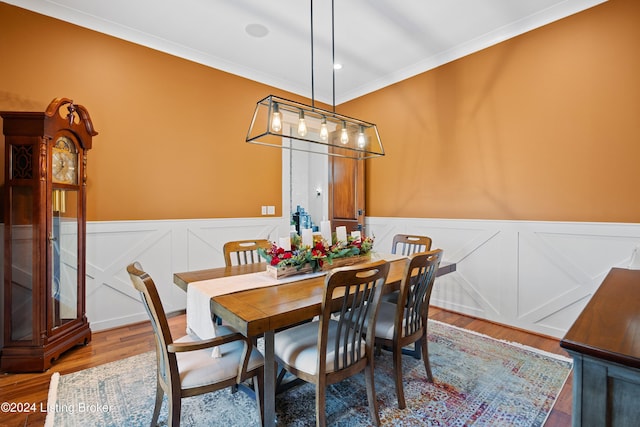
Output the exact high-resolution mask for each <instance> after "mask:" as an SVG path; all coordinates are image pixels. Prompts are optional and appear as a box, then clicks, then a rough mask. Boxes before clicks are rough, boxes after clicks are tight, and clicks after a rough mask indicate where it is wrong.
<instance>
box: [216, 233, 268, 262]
mask: <svg viewBox="0 0 640 427" xmlns="http://www.w3.org/2000/svg"><path fill="white" fill-rule="evenodd" d="M270 247H271V242H270V241H268V240H267V239H253V240H235V241H231V242H227V243H225V244H224V246H223V252H224V264H225V266H227V267H231V266H232V265H242V264H253V263H257V262H261V261H262V259H261V258H260V254H258V248H262V249H269V248H270Z"/></svg>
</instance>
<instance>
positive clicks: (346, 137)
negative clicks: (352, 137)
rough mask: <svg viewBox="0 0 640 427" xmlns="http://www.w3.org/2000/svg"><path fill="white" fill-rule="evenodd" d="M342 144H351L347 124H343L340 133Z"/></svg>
mask: <svg viewBox="0 0 640 427" xmlns="http://www.w3.org/2000/svg"><path fill="white" fill-rule="evenodd" d="M340 142H342V143H343V144H347V143H348V142H349V133H348V132H347V124H346V123H345V122H342V131H341V132H340Z"/></svg>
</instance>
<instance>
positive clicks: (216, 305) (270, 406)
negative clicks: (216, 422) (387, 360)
mask: <svg viewBox="0 0 640 427" xmlns="http://www.w3.org/2000/svg"><path fill="white" fill-rule="evenodd" d="M378 259H384V260H387V261H388V262H389V264H390V268H389V274H388V276H387V280H386V282H385V286H384V288H383V292H384V293H387V292H392V291H394V290H397V289H399V286H400V282H401V280H402V276H403V274H404V269H405V265H406V257H404V256H400V255H394V254H380V253H376V254H373V255H372V256H371V261H376V260H378ZM266 270H267V264H266V263H265V262H260V263H254V264H244V265H235V266H228V267H218V268H210V269H205V270H197V271H186V272H180V273H175V274H174V275H173V282H174V284H175V285H177V286H178V287H180V288H181V289H183V290H184V291H186V292H189V291H188V290H189V286H193V287H194V288H195V287H196V286H199V285H201V284H205V285H207V286H213V287H216V285H221V286H223V287H227V289H223V290H218V291H216V292H215V296H211V297H206V298H207V299H209V311H210V312H209V313H208V316H209V319H211V318H212V316H214V315H215V316H217V317H218V318H221V319H222V320H223V321H224V322H225V324H226V325H230V326H231V327H233V328H234V329H236V330H237V331H238V332H240V333H242V334H243V335H244V336H246V337H248V338H255V337H259V336H263V337H264V360H265V363H264V425H265V426H274V425H275V423H276V408H275V397H276V374H277V372H276V369H277V368H276V360H275V356H274V336H275V332H276V331H277V330H280V329H284V328H288V327H291V326H294V325H296V324H299V323H301V322H304V321H308V320H311V319H313V318H314V317H315V316H317V315H319V314H320V313H321V305H322V299H323V295H324V284H325V276H326V274H323V273H322V272H320V273H312V274H301V275H299V276H294V277H291V278H287V280H275V279H274V280H273V281H272V282H265V283H263V284H261V285H260V286H258V287H249V288H247V287H245V286H240V287H239V288H238V287H234V286H229V285H228V284H227V283H228V281H229V280H230V278H233V281H234V283H243V280H244V279H245V278H246V282H250V281H251V280H255V279H254V278H255V277H261V278H262V275H263V274H264V275H267V274H268V273H267V272H266ZM455 270H456V264H455V263H449V262H443V263H441V265H440V267H439V269H438V273H437V275H438V276H441V275H443V274H448V273H451V272H453V271H455ZM243 276H244V277H243ZM250 278H251V280H250ZM281 282H284V283H281ZM201 298H205V297H201ZM205 303H206V302H205ZM211 323H212V324H213V322H211ZM187 327H188V328H189V302H188V303H187ZM198 335H199V334H198ZM200 338H204V337H200Z"/></svg>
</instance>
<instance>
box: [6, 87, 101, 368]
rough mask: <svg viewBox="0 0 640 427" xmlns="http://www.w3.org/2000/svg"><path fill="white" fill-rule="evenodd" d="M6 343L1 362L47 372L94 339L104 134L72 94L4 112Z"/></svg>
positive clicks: (9, 366) (13, 366)
mask: <svg viewBox="0 0 640 427" xmlns="http://www.w3.org/2000/svg"><path fill="white" fill-rule="evenodd" d="M0 116H2V119H3V132H4V136H5V140H4V143H5V160H4V162H5V173H4V183H5V188H4V209H5V210H4V346H3V348H2V350H1V351H2V352H1V353H0V369H2V370H3V371H9V372H30V371H44V370H46V369H48V368H49V367H50V366H51V363H52V362H53V361H54V360H55V359H57V358H58V357H59V356H60V354H61V353H63V352H64V351H66V350H68V349H70V348H71V347H73V346H75V345H78V344H86V343H88V342H89V341H90V340H91V329H90V328H89V322H88V321H87V317H86V315H85V233H86V222H85V221H86V219H85V209H86V200H85V189H86V181H87V174H86V164H87V151H88V150H89V149H90V148H91V138H92V137H94V136H95V135H97V134H98V133H97V132H96V131H95V130H94V129H93V123H92V122H91V118H90V117H89V113H88V112H87V110H86V109H85V108H84V107H83V106H81V105H77V104H74V103H73V101H71V100H69V99H66V98H57V99H54V100H53V101H52V102H51V104H49V106H48V107H47V110H46V111H45V112H2V113H0Z"/></svg>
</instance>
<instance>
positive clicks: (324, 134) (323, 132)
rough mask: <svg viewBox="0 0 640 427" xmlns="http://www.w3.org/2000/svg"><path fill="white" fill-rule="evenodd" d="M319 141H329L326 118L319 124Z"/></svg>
mask: <svg viewBox="0 0 640 427" xmlns="http://www.w3.org/2000/svg"><path fill="white" fill-rule="evenodd" d="M320 139H321V140H323V141H326V140H327V139H329V129H327V118H326V117H323V118H322V123H321V124H320Z"/></svg>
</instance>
